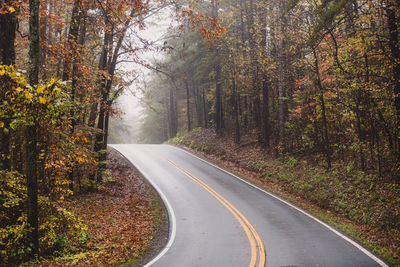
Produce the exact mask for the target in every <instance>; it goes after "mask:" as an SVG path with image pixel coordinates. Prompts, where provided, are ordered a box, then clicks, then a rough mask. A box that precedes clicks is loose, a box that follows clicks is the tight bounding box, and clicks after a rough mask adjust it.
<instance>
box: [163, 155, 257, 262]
mask: <svg viewBox="0 0 400 267" xmlns="http://www.w3.org/2000/svg"><path fill="white" fill-rule="evenodd" d="M166 160H167V161H168V162H169V163H170V164H171V165H173V166H174V167H175V168H177V169H178V170H180V171H181V172H183V173H184V174H186V175H187V176H188V177H189V178H191V179H192V180H193V181H195V182H196V183H198V184H199V185H200V186H201V187H203V188H204V189H205V190H207V191H208V192H209V193H210V194H211V195H212V196H213V197H215V198H216V199H217V200H218V201H219V202H220V203H221V204H222V205H224V206H225V207H226V208H227V209H228V210H229V211H230V212H231V213H232V215H233V216H234V217H235V218H236V220H237V221H238V222H239V223H240V225H241V226H242V228H243V230H244V231H245V233H246V235H247V238H248V239H249V241H250V246H251V259H250V264H249V267H255V266H256V265H257V258H258V255H257V247H258V254H259V260H258V265H257V266H258V267H264V266H265V248H264V244H263V242H262V240H261V238H260V236H259V235H258V233H257V231H256V230H255V229H254V227H253V225H251V223H250V222H249V221H248V220H247V218H246V217H245V216H244V215H243V214H242V213H241V212H240V211H239V210H238V209H237V208H236V207H235V206H233V205H232V204H231V203H229V201H228V200H226V199H225V198H224V197H222V196H221V195H220V194H218V193H217V192H216V191H215V190H214V189H212V188H211V187H210V186H208V185H207V184H206V183H204V182H203V181H202V180H200V179H199V178H197V177H196V176H194V175H193V174H191V173H190V172H188V171H187V170H185V169H183V168H182V167H180V166H179V165H178V164H176V163H175V162H173V161H172V160H169V159H166Z"/></svg>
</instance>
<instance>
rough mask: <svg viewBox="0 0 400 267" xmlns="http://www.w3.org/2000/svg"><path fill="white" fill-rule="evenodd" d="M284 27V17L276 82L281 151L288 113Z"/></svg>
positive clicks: (284, 3) (285, 24) (285, 23)
mask: <svg viewBox="0 0 400 267" xmlns="http://www.w3.org/2000/svg"><path fill="white" fill-rule="evenodd" d="M286 3H287V1H286V0H285V1H282V2H281V4H280V11H279V13H280V14H282V13H283V12H284V8H285V7H286ZM286 27H287V18H286V17H285V16H284V17H283V18H282V21H281V22H280V30H279V32H280V38H279V39H280V40H279V42H280V44H279V51H278V53H279V63H278V65H279V66H278V72H279V81H278V121H279V143H280V145H281V146H283V149H284V148H285V146H286V140H285V135H286V133H285V123H286V116H287V113H288V106H287V103H286V96H287V92H286V83H285V81H286V79H287V78H288V77H286V73H287V57H286V49H287V47H286V36H285V35H286Z"/></svg>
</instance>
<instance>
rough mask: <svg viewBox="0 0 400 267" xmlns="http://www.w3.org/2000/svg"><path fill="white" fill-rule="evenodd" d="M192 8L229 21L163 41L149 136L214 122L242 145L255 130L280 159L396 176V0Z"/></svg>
mask: <svg viewBox="0 0 400 267" xmlns="http://www.w3.org/2000/svg"><path fill="white" fill-rule="evenodd" d="M188 5H189V6H190V5H192V6H193V8H196V9H201V10H204V11H203V12H204V13H206V14H209V15H210V16H212V17H213V18H215V19H216V20H218V21H219V22H220V23H221V25H222V26H223V27H224V29H221V31H222V32H221V33H220V34H218V35H217V36H216V37H214V38H212V39H211V40H210V39H208V40H207V39H204V38H202V37H201V36H200V35H199V34H198V33H197V32H195V31H193V30H194V29H196V28H197V27H201V25H202V22H199V21H193V20H191V21H189V22H187V23H186V24H183V25H181V28H183V31H182V32H180V33H179V37H178V38H171V39H170V40H167V41H166V42H165V50H167V51H166V53H167V56H166V57H165V58H164V59H162V60H158V61H156V62H153V68H154V69H155V70H156V72H155V74H153V78H152V79H151V81H150V82H148V83H146V84H145V85H143V86H142V91H143V102H144V103H145V104H146V105H145V106H146V107H147V108H146V116H145V119H144V122H143V127H142V128H143V130H142V132H143V136H142V140H143V141H144V142H162V141H165V140H168V139H169V138H172V137H174V136H175V135H176V134H177V133H178V132H180V131H191V130H192V129H194V128H197V127H202V128H207V127H213V128H215V130H216V133H217V134H218V135H225V134H226V135H229V136H232V137H233V138H234V140H235V142H236V143H237V144H240V142H241V136H242V135H243V134H244V133H249V132H250V133H252V134H253V136H255V138H256V140H257V142H258V143H259V144H260V145H261V146H263V147H264V148H265V149H266V151H267V152H268V153H273V154H275V155H276V156H277V155H279V154H285V153H290V154H294V155H303V154H308V155H319V156H320V157H319V158H320V160H321V161H323V162H325V163H324V164H325V166H326V168H328V169H330V168H331V166H332V164H335V163H346V164H349V163H352V164H354V166H355V167H356V168H357V169H360V170H363V171H368V172H373V173H375V174H377V175H379V176H380V177H386V178H387V179H389V180H391V181H395V182H399V177H400V176H399V162H400V132H399V130H400V128H399V125H400V123H399V122H400V95H399V93H400V80H399V77H400V64H399V63H400V47H399V16H400V6H399V3H398V2H397V1H329V0H323V1H301V0H299V1H297V0H288V1H267V0H264V1H261V0H237V1H219V2H213V1H211V3H209V2H205V1H204V2H201V1H196V3H191V2H190V1H189V3H188ZM190 22H192V23H190ZM173 33H174V32H173V31H171V36H173ZM206 34H207V32H201V35H206ZM160 84H162V85H163V86H162V88H160V86H159V85H160ZM149 133H151V134H149Z"/></svg>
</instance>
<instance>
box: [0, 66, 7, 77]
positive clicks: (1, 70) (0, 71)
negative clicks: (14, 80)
mask: <svg viewBox="0 0 400 267" xmlns="http://www.w3.org/2000/svg"><path fill="white" fill-rule="evenodd" d="M5 73H6V70H5V69H3V68H0V76H3V75H4V74H5Z"/></svg>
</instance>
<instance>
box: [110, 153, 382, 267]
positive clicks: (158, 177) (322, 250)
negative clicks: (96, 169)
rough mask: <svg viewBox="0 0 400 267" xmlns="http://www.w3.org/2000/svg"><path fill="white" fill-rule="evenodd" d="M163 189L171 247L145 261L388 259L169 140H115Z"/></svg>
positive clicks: (219, 264)
mask: <svg viewBox="0 0 400 267" xmlns="http://www.w3.org/2000/svg"><path fill="white" fill-rule="evenodd" d="M111 146H112V147H114V148H115V149H117V150H118V151H119V152H120V153H122V154H123V155H124V156H125V157H126V158H127V159H128V160H130V161H131V162H132V163H133V164H134V165H135V166H136V168H137V169H138V170H139V171H140V172H141V173H142V174H143V175H144V176H145V178H146V179H147V180H148V181H149V182H150V183H151V184H152V185H153V186H154V187H155V188H156V190H157V191H158V192H159V194H160V195H161V197H162V199H163V201H164V203H165V205H166V207H167V209H168V214H169V222H170V223H169V224H170V226H169V227H170V234H169V235H170V236H169V242H168V244H167V246H166V247H165V248H164V249H163V250H162V251H161V253H160V254H159V255H158V256H156V257H155V258H154V259H153V260H152V261H151V262H149V263H148V264H147V265H146V266H154V267H156V266H160V267H168V266H171V267H180V266H182V267H192V266H202V267H203V266H205V267H214V266H215V267H225V266H226V267H234V266H249V267H252V266H257V267H261V266H272V267H275V266H276V267H280V266H285V267H289V266H290V267H294V266H298V267H300V266H306V267H310V266H323V267H325V266H326V267H328V266H332V267H346V266H354V267H369V266H386V265H385V263H384V262H382V261H381V260H380V259H378V258H376V257H375V256H374V255H372V254H371V253H370V252H369V251H367V250H366V249H364V248H362V247H361V246H360V245H358V244H357V243H355V242H354V241H352V240H351V239H349V238H348V237H346V236H344V235H342V234H341V233H339V232H337V231H336V230H335V229H333V228H331V227H330V226H328V225H326V224H324V223H322V222H321V221H319V220H317V219H315V218H314V217H312V216H311V215H308V214H306V213H305V212H304V211H302V210H300V209H298V208H297V207H295V206H293V205H291V204H290V203H287V202H285V201H283V200H281V199H279V198H277V197H275V196H273V195H271V194H270V193H268V192H266V191H264V190H261V189H259V188H257V187H255V186H253V185H251V184H249V183H248V182H246V181H244V180H241V179H240V178H238V177H236V176H234V175H232V174H230V173H228V172H226V171H224V170H222V169H220V168H218V167H216V166H214V165H212V164H209V163H207V162H205V161H203V160H201V159H199V158H197V157H196V156H194V155H192V154H189V153H188V152H186V151H183V150H181V149H179V148H176V147H173V146H169V145H111Z"/></svg>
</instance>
